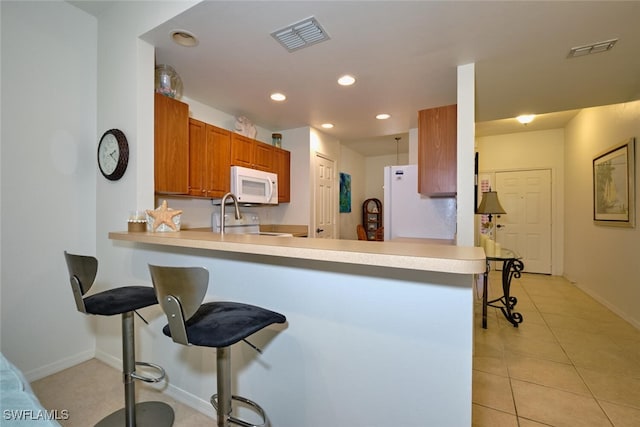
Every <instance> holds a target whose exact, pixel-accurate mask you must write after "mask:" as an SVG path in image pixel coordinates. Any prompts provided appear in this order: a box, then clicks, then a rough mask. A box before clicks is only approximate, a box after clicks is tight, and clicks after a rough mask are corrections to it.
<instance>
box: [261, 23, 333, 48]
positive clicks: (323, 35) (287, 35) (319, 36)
mask: <svg viewBox="0 0 640 427" xmlns="http://www.w3.org/2000/svg"><path fill="white" fill-rule="evenodd" d="M271 36H272V37H273V38H274V39H276V40H277V41H278V42H279V43H280V44H281V45H282V46H284V48H285V49H287V50H288V51H289V52H293V51H294V50H298V49H302V48H304V47H307V46H311V45H312V44H316V43H320V42H323V41H325V40H329V35H328V34H327V32H326V31H325V30H324V28H322V27H321V26H320V24H319V23H318V21H316V18H313V17H311V18H307V19H304V20H302V21H300V22H296V23H295V24H291V25H289V26H287V27H285V28H282V29H280V30H278V31H274V32H273V33H271Z"/></svg>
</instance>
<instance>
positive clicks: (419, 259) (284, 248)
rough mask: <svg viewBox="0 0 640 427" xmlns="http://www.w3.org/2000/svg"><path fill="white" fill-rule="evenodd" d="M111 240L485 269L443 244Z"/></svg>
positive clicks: (160, 237) (166, 236) (149, 235)
mask: <svg viewBox="0 0 640 427" xmlns="http://www.w3.org/2000/svg"><path fill="white" fill-rule="evenodd" d="M109 239H112V240H123V241H130V242H138V243H146V244H155V245H164V246H175V247H184V248H197V249H209V250H215V251H224V252H238V253H245V254H256V255H269V256H276V257H285V258H296V259H309V260H317V261H328V262H337V263H345V264H359V265H371V266H380V267H391V268H399V269H405V270H422V271H434V272H443V273H457V274H480V273H483V272H484V271H485V267H486V261H485V260H486V258H485V254H484V250H483V249H482V248H480V247H467V246H453V245H447V244H442V241H441V240H434V241H433V242H429V240H424V243H423V242H411V243H409V242H406V241H391V242H376V241H362V240H339V239H309V238H299V237H275V236H261V235H249V234H225V235H224V236H221V235H220V234H219V233H213V232H210V231H201V230H183V231H178V232H165V233H153V232H126V231H123V232H111V233H109Z"/></svg>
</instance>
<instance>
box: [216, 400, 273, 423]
mask: <svg viewBox="0 0 640 427" xmlns="http://www.w3.org/2000/svg"><path fill="white" fill-rule="evenodd" d="M231 399H232V400H236V401H238V402H242V403H244V404H245V405H247V406H251V407H252V408H253V409H254V410H255V412H257V413H258V414H259V415H260V417H261V418H262V423H260V424H253V423H250V422H248V421H245V420H241V419H240V418H236V417H232V416H231V415H229V414H227V415H226V421H228V422H229V423H232V424H235V425H239V426H242V427H264V426H266V425H267V414H266V413H265V412H264V409H262V407H261V406H260V405H258V404H257V403H256V402H254V401H253V400H249V399H247V398H246V397H242V396H236V395H235V394H234V395H232V396H231ZM211 404H212V405H213V407H214V408H215V410H216V412H217V411H218V395H217V394H214V395H213V396H211ZM219 424H220V423H219ZM223 425H225V426H227V425H228V424H224V422H223Z"/></svg>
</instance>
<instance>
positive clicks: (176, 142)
mask: <svg viewBox="0 0 640 427" xmlns="http://www.w3.org/2000/svg"><path fill="white" fill-rule="evenodd" d="M154 110H155V125H154V130H155V138H154V184H155V191H156V193H164V194H188V192H189V106H188V105H187V104H185V103H183V102H180V101H177V100H175V99H173V98H169V97H167V96H164V95H160V94H158V93H157V94H155V108H154Z"/></svg>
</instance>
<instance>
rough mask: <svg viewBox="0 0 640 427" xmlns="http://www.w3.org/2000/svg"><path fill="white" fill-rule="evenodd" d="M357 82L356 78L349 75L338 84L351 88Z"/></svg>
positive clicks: (339, 80) (341, 78) (343, 77)
mask: <svg viewBox="0 0 640 427" xmlns="http://www.w3.org/2000/svg"><path fill="white" fill-rule="evenodd" d="M355 82H356V78H355V77H353V76H350V75H349V74H345V75H344V76H342V77H340V78H339V79H338V84H339V85H340V86H351V85H352V84H354V83H355Z"/></svg>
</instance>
